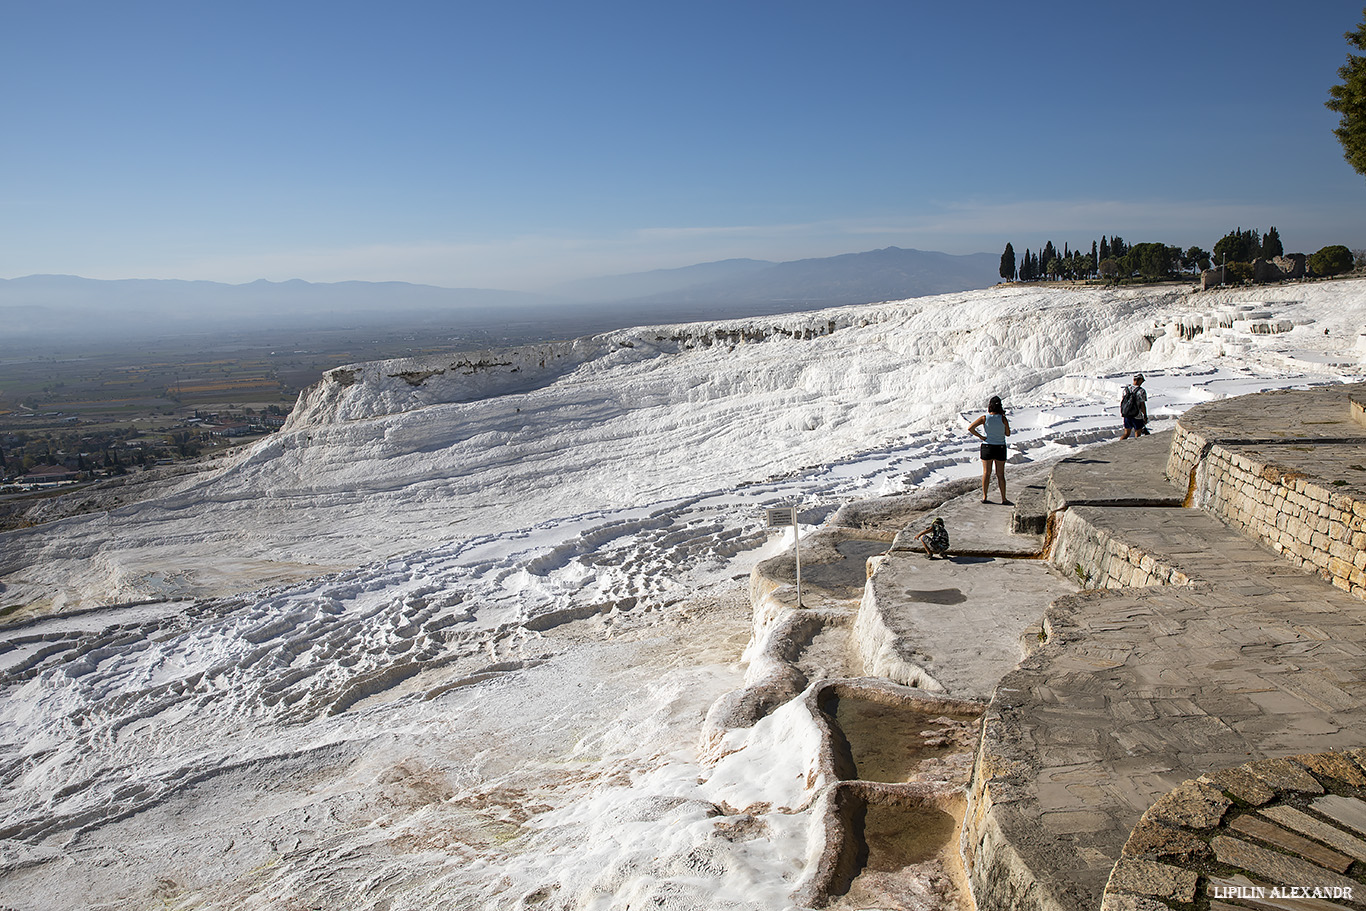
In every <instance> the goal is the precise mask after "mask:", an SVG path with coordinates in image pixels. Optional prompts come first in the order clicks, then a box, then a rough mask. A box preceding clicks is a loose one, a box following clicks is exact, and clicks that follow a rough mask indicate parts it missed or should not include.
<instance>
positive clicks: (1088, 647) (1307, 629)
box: [964, 393, 1366, 911]
mask: <svg viewBox="0 0 1366 911" xmlns="http://www.w3.org/2000/svg"><path fill="white" fill-rule="evenodd" d="M1302 395H1307V394H1304V393H1302ZM1258 398H1260V397H1258ZM1274 405H1275V406H1276V410H1277V412H1278V413H1284V414H1285V415H1287V416H1292V419H1289V420H1288V423H1287V427H1286V433H1287V435H1286V436H1284V437H1281V438H1280V439H1279V443H1281V444H1292V445H1293V444H1294V442H1295V439H1294V437H1293V431H1294V430H1295V429H1296V428H1300V429H1304V430H1306V432H1309V433H1311V434H1315V433H1316V434H1319V435H1322V429H1323V428H1324V427H1325V426H1326V425H1325V424H1320V423H1315V421H1318V420H1325V419H1326V418H1324V417H1323V416H1321V415H1319V414H1318V413H1317V411H1316V410H1315V408H1316V407H1317V406H1314V407H1309V408H1297V407H1296V406H1295V403H1294V401H1293V400H1291V399H1289V398H1287V397H1285V396H1284V394H1277V399H1276V401H1275V402H1274ZM1245 407H1246V408H1248V409H1249V410H1248V412H1247V414H1254V413H1256V414H1260V413H1261V412H1260V403H1258V402H1257V400H1256V399H1252V400H1249V401H1248V402H1247V403H1246V405H1245ZM1229 413H1230V410H1229V408H1228V407H1227V406H1224V407H1222V408H1221V414H1223V415H1228V414H1229ZM1300 425H1303V427H1300ZM1346 429H1347V430H1350V429H1351V428H1350V427H1348V428H1346ZM1279 430H1280V428H1276V429H1275V431H1274V432H1273V433H1271V434H1268V435H1269V436H1272V435H1275V433H1277V432H1279ZM1333 431H1334V434H1335V435H1336V434H1339V433H1342V432H1343V427H1342V425H1338V426H1335V427H1334V428H1333ZM1163 442H1164V441H1163V440H1161V439H1159V438H1156V437H1154V438H1147V439H1144V440H1141V441H1138V442H1137V443H1134V441H1124V442H1118V443H1114V444H1109V445H1107V446H1103V447H1099V448H1097V449H1095V450H1091V451H1089V452H1088V453H1087V454H1086V455H1085V457H1084V458H1080V459H1074V460H1066V461H1065V462H1064V463H1063V464H1060V465H1059V466H1058V468H1057V469H1056V470H1055V471H1054V472H1053V475H1052V478H1051V480H1050V485H1049V500H1050V504H1056V505H1057V506H1061V507H1066V508H1067V510H1068V512H1070V513H1071V515H1070V516H1068V518H1067V521H1068V522H1069V523H1074V524H1075V526H1076V527H1084V528H1085V529H1086V530H1087V534H1090V535H1091V536H1092V537H1093V538H1094V540H1095V542H1097V548H1099V551H1100V552H1103V553H1104V554H1106V555H1107V558H1114V561H1117V560H1118V556H1126V557H1127V558H1128V559H1130V560H1131V562H1133V563H1134V565H1137V564H1138V563H1139V562H1143V561H1146V562H1147V564H1149V567H1150V568H1151V566H1157V567H1158V571H1159V573H1160V572H1166V571H1168V570H1167V569H1164V567H1165V568H1169V572H1170V576H1169V577H1170V578H1171V579H1175V580H1177V581H1180V582H1182V583H1185V584H1178V585H1157V586H1151V587H1142V588H1116V589H1111V590H1105V591H1087V592H1083V593H1081V594H1078V595H1073V596H1069V597H1065V598H1062V599H1060V600H1058V601H1057V602H1055V603H1054V604H1053V605H1052V607H1051V608H1050V609H1049V611H1048V615H1047V618H1046V627H1047V630H1048V639H1047V642H1046V643H1044V644H1043V645H1042V646H1041V647H1040V648H1039V649H1038V651H1036V652H1035V653H1034V654H1033V655H1031V656H1030V657H1029V658H1028V659H1027V660H1025V661H1024V662H1023V663H1022V664H1021V665H1020V666H1019V667H1018V668H1016V669H1015V670H1013V671H1011V672H1010V673H1008V674H1006V675H1005V677H1004V678H1003V679H1002V680H1001V681H1000V685H999V687H998V688H997V691H996V695H995V697H994V699H993V701H992V704H991V707H990V708H989V709H988V712H987V717H986V724H985V728H984V737H983V746H982V750H981V753H980V754H979V757H978V769H977V774H976V777H975V781H974V804H973V806H972V807H971V808H970V810H969V825H968V831H967V833H966V835H965V842H964V850H965V856H966V858H967V860H968V863H969V867H970V873H971V878H972V881H973V884H974V890H975V893H976V898H977V903H978V907H979V908H980V909H983V911H988V909H997V908H1001V909H1004V908H1026V907H1029V908H1049V909H1083V908H1086V909H1095V908H1100V907H1101V905H1102V900H1104V902H1105V907H1106V908H1107V909H1120V908H1132V909H1159V908H1167V907H1174V908H1175V907H1179V908H1192V907H1195V908H1207V907H1212V908H1216V909H1223V908H1236V907H1241V908H1273V907H1274V908H1297V909H1313V908H1323V909H1328V908H1335V907H1358V908H1360V907H1366V872H1364V871H1366V866H1364V865H1366V853H1360V852H1358V853H1357V854H1353V853H1352V850H1355V849H1356V848H1357V847H1359V846H1361V845H1363V844H1366V842H1363V841H1362V839H1366V802H1361V800H1360V798H1361V797H1363V796H1366V795H1364V794H1363V792H1361V791H1360V789H1361V787H1362V786H1366V775H1364V774H1363V768H1362V766H1361V764H1360V762H1358V761H1357V760H1358V759H1360V758H1362V757H1363V754H1361V753H1357V754H1344V753H1341V752H1338V753H1332V752H1330V751H1345V750H1350V749H1352V748H1358V747H1363V746H1366V601H1363V600H1362V599H1360V598H1357V597H1353V596H1352V595H1349V594H1346V593H1344V592H1342V591H1339V590H1338V589H1336V588H1334V587H1332V586H1331V585H1330V584H1328V583H1327V582H1326V581H1324V580H1322V579H1321V578H1319V577H1317V576H1314V575H1310V574H1308V573H1306V572H1304V571H1302V570H1300V569H1296V568H1293V567H1291V566H1290V565H1289V564H1287V563H1286V562H1285V561H1284V560H1282V559H1281V558H1279V557H1277V556H1276V555H1275V554H1273V553H1271V552H1270V551H1269V550H1266V549H1263V548H1262V547H1260V546H1259V545H1257V544H1255V543H1253V542H1252V541H1250V540H1249V539H1248V538H1245V537H1243V536H1242V535H1241V534H1238V533H1236V532H1234V531H1232V530H1230V529H1229V528H1227V527H1225V526H1224V525H1222V524H1221V523H1220V522H1219V521H1218V520H1216V519H1214V518H1212V517H1211V516H1208V515H1206V514H1205V513H1202V512H1199V511H1197V510H1192V509H1183V508H1180V506H1179V504H1180V503H1181V502H1182V500H1183V499H1184V495H1185V491H1184V490H1182V489H1180V488H1179V487H1176V486H1173V485H1170V484H1168V483H1167V482H1165V481H1162V482H1161V483H1156V482H1155V478H1157V477H1160V476H1161V472H1162V467H1163V466H1165V462H1166V457H1167V451H1166V449H1165V448H1164V447H1163ZM1292 451H1293V450H1292ZM1359 457H1360V458H1366V450H1360V456H1359ZM1333 464H1334V465H1340V467H1341V470H1343V471H1348V472H1356V471H1357V470H1358V469H1356V468H1354V467H1351V466H1355V465H1360V464H1362V463H1361V462H1360V461H1356V460H1354V459H1352V458H1350V457H1344V459H1342V460H1338V461H1337V462H1334V463H1333ZM1319 468H1320V470H1322V469H1323V465H1322V464H1320V465H1319ZM1345 480H1349V483H1350V486H1355V483H1351V482H1355V481H1356V480H1357V479H1356V478H1351V479H1345ZM1341 486H1343V487H1347V486H1349V484H1344V485H1341ZM1157 503H1162V504H1165V505H1149V504H1157ZM1131 504H1132V505H1131ZM1137 504H1143V505H1137ZM1055 508H1056V507H1055ZM1076 527H1073V525H1072V524H1070V525H1069V529H1070V530H1069V534H1072V533H1075V532H1076ZM1107 548H1108V549H1107ZM1112 562H1113V561H1112ZM1079 565H1080V564H1079ZM1107 581H1108V582H1113V580H1107V579H1105V578H1101V579H1097V580H1096V582H1097V583H1098V584H1106V583H1107ZM1290 756H1294V757H1297V758H1296V760H1295V761H1290V760H1286V759H1275V760H1274V761H1272V762H1270V763H1268V762H1267V761H1268V760H1272V758H1273V757H1290ZM1249 763H1251V764H1250V765H1248V764H1249ZM1239 770H1241V771H1239ZM1202 776H1205V777H1204V778H1203V779H1202ZM1297 788H1298V790H1297ZM1353 789H1356V790H1353ZM1316 795H1317V796H1316ZM1330 796H1331V797H1332V800H1328V799H1327V798H1328V797H1330ZM1315 800H1318V801H1319V802H1317V803H1315V802H1314V801H1315ZM1154 804H1158V805H1159V808H1154V810H1153V811H1151V812H1150V811H1149V808H1150V807H1154ZM1259 805H1264V807H1265V810H1264V811H1257V812H1253V810H1255V808H1256V807H1257V806H1259ZM1282 808H1284V809H1282ZM1145 813H1150V816H1149V817H1147V818H1145V816H1144V814H1145ZM1140 820H1143V821H1144V825H1143V827H1141V828H1140V831H1139V832H1137V833H1135V831H1134V830H1135V827H1136V826H1139V823H1140ZM1297 827H1298V828H1297ZM1329 829H1332V830H1333V832H1335V833H1336V834H1333V833H1331V832H1329ZM1288 830H1294V831H1293V832H1290V831H1288ZM1315 832H1317V833H1318V834H1313V833H1315ZM1353 832H1355V834H1352V833H1353ZM1131 833H1133V834H1132V838H1131ZM1297 833H1298V834H1297ZM1291 834H1295V835H1296V837H1297V838H1298V839H1299V840H1298V841H1296V840H1295V839H1292V838H1289V837H1288V836H1289V835H1291ZM1352 839H1355V840H1352ZM1126 843H1128V845H1129V846H1128V847H1127V848H1126ZM1331 844H1337V845H1338V847H1336V848H1331V849H1330V848H1329V847H1328V846H1329V845H1331ZM1344 845H1346V846H1353V847H1351V848H1350V849H1349V848H1345V847H1344ZM1325 850H1327V851H1329V853H1324V851H1325ZM1344 852H1345V853H1344ZM1121 858H1123V861H1124V862H1123V863H1122V864H1120V866H1118V867H1116V864H1117V862H1119V861H1121ZM1343 858H1346V863H1344V862H1343ZM1107 883H1109V893H1108V894H1107V892H1106V889H1107ZM1353 885H1355V887H1356V893H1355V899H1354V900H1349V899H1348V898H1346V897H1345V896H1346V893H1345V892H1344V891H1343V890H1346V889H1350V888H1351V887H1352V886H1353ZM1275 887H1285V888H1295V889H1309V890H1313V889H1315V888H1318V889H1320V891H1319V893H1317V895H1318V897H1315V895H1314V893H1312V891H1311V892H1305V893H1301V894H1299V895H1295V896H1291V897H1289V898H1287V897H1284V896H1280V895H1277V894H1273V890H1274V888H1275ZM1334 888H1336V889H1337V890H1338V891H1337V892H1332V891H1331V890H1332V889H1334ZM1325 889H1326V890H1329V891H1327V892H1325V891H1323V890H1325ZM1325 895H1326V896H1328V897H1326V898H1325V897H1323V896H1325ZM1306 896H1307V897H1306ZM1278 902H1279V903H1278Z"/></svg>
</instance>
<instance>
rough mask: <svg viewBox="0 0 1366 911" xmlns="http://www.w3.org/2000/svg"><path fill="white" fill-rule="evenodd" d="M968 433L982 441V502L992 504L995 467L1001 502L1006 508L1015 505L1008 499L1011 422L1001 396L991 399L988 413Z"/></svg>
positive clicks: (988, 403) (976, 421)
mask: <svg viewBox="0 0 1366 911" xmlns="http://www.w3.org/2000/svg"><path fill="white" fill-rule="evenodd" d="M978 428H981V429H980V430H979V429H978ZM983 431H985V433H983ZM968 433H970V434H972V435H973V436H975V437H977V439H979V440H981V441H982V502H983V503H990V502H991V500H989V499H988V498H987V494H988V492H989V491H990V489H991V467H992V466H993V465H995V466H996V486H997V487H999V488H1000V489H1001V502H1002V503H1004V504H1005V505H1006V506H1012V505H1014V504H1012V503H1011V502H1010V500H1008V499H1006V437H1008V436H1010V420H1009V419H1008V418H1007V417H1006V410H1005V407H1004V406H1003V405H1002V404H1001V397H1000V396H999V395H993V396H992V397H991V401H990V402H987V413H986V414H984V415H982V416H981V417H979V418H978V419H977V420H975V421H973V422H972V423H971V424H970V425H969V426H968Z"/></svg>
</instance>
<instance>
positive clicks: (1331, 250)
mask: <svg viewBox="0 0 1366 911" xmlns="http://www.w3.org/2000/svg"><path fill="white" fill-rule="evenodd" d="M1307 265H1308V266H1309V271H1310V272H1313V273H1314V274H1315V275H1340V274H1342V273H1343V272H1351V271H1352V251H1351V250H1348V249H1347V248H1346V247H1344V246H1343V245H1342V244H1333V245H1331V246H1328V247H1324V248H1323V249H1321V250H1319V251H1318V252H1317V253H1311V254H1309V261H1308V263H1307Z"/></svg>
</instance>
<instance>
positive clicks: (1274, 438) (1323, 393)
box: [1182, 384, 1366, 442]
mask: <svg viewBox="0 0 1366 911" xmlns="http://www.w3.org/2000/svg"><path fill="white" fill-rule="evenodd" d="M1362 392H1363V386H1362V384H1356V385H1344V386H1318V387H1315V388H1314V389H1309V390H1302V389H1277V390H1273V391H1271V392H1261V393H1258V394H1257V397H1256V406H1255V408H1254V407H1249V405H1248V400H1249V397H1248V396H1238V397H1236V398H1231V399H1224V400H1222V401H1217V402H1206V403H1205V404H1203V405H1201V406H1199V408H1198V410H1197V409H1193V410H1192V412H1188V413H1187V414H1186V415H1183V416H1182V424H1183V425H1185V426H1188V427H1189V429H1190V430H1191V431H1192V432H1194V433H1197V434H1199V435H1200V436H1201V437H1204V438H1205V439H1207V440H1210V441H1220V442H1256V441H1259V440H1260V441H1266V442H1286V441H1304V440H1314V439H1319V440H1333V439H1337V440H1359V439H1361V438H1362V437H1363V431H1364V430H1366V428H1363V426H1362V425H1361V424H1359V423H1357V422H1356V421H1355V420H1353V418H1352V411H1351V398H1352V396H1353V395H1355V396H1357V397H1361V395H1362Z"/></svg>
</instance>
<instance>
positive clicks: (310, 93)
mask: <svg viewBox="0 0 1366 911" xmlns="http://www.w3.org/2000/svg"><path fill="white" fill-rule="evenodd" d="M1362 5H1363V4H1362V0H1313V2H1312V3H1304V4H1294V5H1291V4H1285V3H1283V2H1269V0H1202V2H1194V3H1192V2H1189V0H1183V2H1169V0H1148V2H1146V3H1142V4H1113V3H1096V2H1067V0H1055V2H1052V3H1047V4H1020V3H1004V2H972V0H962V2H956V3H954V2H934V3H929V2H919V0H888V2H881V0H876V2H874V0H845V2H838V3H836V2H825V3H816V2H805V0H783V2H779V0H771V2H746V0H725V2H712V0H690V2H687V3H670V4H662V3H651V2H648V0H645V2H642V0H634V2H629V3H627V2H600V0H582V2H578V3H564V2H541V0H532V2H527V0H501V2H493V0H484V2H479V3H473V2H468V0H445V2H404V0H389V2H385V3H382V4H381V3H377V2H372V3H355V2H346V0H328V2H311V0H310V2H290V0H286V2H281V0H271V2H269V3H265V2H250V0H233V2H230V3H229V2H218V3H207V2H205V3H200V2H185V0H173V2H161V3H153V2H142V0H127V2H120V3H110V2H108V0H94V2H84V0H73V2H68V0H42V2H29V0H0V86H3V88H2V89H0V206H2V207H3V217H0V277H7V278H13V277H18V276H22V275H29V274H33V273H42V272H56V273H69V274H76V275H83V276H87V277H91V278H192V279H193V278H200V279H212V280H216V281H227V282H246V281H251V280H254V279H258V278H266V279H271V280H276V281H279V280H285V279H290V278H303V279H307V280H310V281H340V280H346V279H363V280H375V281H381V280H402V281H413V282H425V283H431V284H437V285H446V286H451V287H462V286H478V287H502V288H518V289H537V288H539V287H541V286H543V285H545V284H547V283H549V282H553V281H556V280H559V279H566V278H575V277H580V276H586V275H601V274H613V273H622V272H633V271H641V270H645V269H654V268H668V267H675V266H684V265H689V264H692V263H696V262H704V261H709V260H716V259H725V258H729V257H753V258H757V259H772V260H789V259H799V258H802V257H807V256H829V255H834V254H838V253H849V252H856V251H861V250H869V249H874V248H878V247H884V246H888V245H893V244H894V245H896V246H901V247H916V248H919V249H924V250H941V251H945V252H949V253H973V252H989V253H993V254H999V253H1000V251H1001V249H1002V248H1003V247H1004V245H1005V242H1006V241H1011V242H1012V243H1013V244H1014V245H1015V247H1016V249H1017V251H1019V250H1022V249H1023V248H1024V247H1030V248H1033V249H1035V250H1037V249H1038V248H1039V247H1041V246H1042V245H1043V243H1044V241H1047V240H1052V241H1053V242H1054V243H1055V244H1057V245H1058V246H1060V247H1061V246H1062V244H1063V243H1064V242H1067V243H1070V244H1073V245H1079V244H1080V245H1085V246H1087V247H1088V248H1089V245H1090V242H1091V241H1092V240H1093V239H1095V238H1098V237H1099V236H1100V235H1101V234H1119V235H1121V236H1123V237H1124V238H1125V239H1126V240H1128V241H1129V242H1130V243H1136V242H1141V241H1164V242H1166V243H1174V244H1180V245H1182V246H1188V245H1190V244H1198V245H1200V246H1202V247H1204V248H1206V249H1209V248H1210V247H1212V246H1213V244H1214V242H1215V241H1216V240H1217V239H1218V238H1219V237H1220V236H1222V235H1223V234H1224V233H1226V232H1227V231H1229V230H1232V229H1233V228H1235V227H1244V228H1246V227H1255V228H1257V229H1258V230H1262V231H1265V230H1266V228H1267V227H1269V226H1271V225H1275V226H1276V228H1277V229H1278V230H1279V232H1280V235H1281V238H1282V240H1283V242H1284V243H1285V246H1286V249H1287V250H1291V251H1303V252H1313V251H1314V250H1317V249H1318V248H1319V247H1321V246H1323V245H1325V244H1330V243H1343V244H1346V245H1348V246H1351V247H1361V246H1366V218H1363V214H1364V213H1366V178H1363V177H1362V176H1360V175H1358V174H1356V173H1355V172H1353V171H1352V170H1351V168H1350V167H1349V166H1348V165H1347V163H1346V162H1345V161H1344V160H1343V158H1342V150H1341V147H1340V146H1339V145H1338V142H1337V140H1336V138H1335V137H1334V136H1333V135H1332V132H1331V131H1332V129H1333V127H1334V126H1336V123H1337V119H1336V115H1335V114H1334V113H1333V112H1331V111H1329V110H1327V109H1326V108H1324V106H1323V102H1324V101H1325V100H1327V98H1328V89H1329V87H1330V86H1331V85H1333V84H1334V83H1336V82H1337V81H1338V77H1337V69H1338V67H1340V66H1342V65H1343V63H1344V62H1345V60H1346V55H1347V52H1348V49H1349V48H1348V45H1347V43H1346V41H1345V40H1344V39H1343V37H1342V35H1343V33H1344V32H1346V31H1348V30H1351V29H1354V28H1355V27H1356V26H1357V24H1358V23H1359V22H1361V20H1362V16H1363V10H1362Z"/></svg>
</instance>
